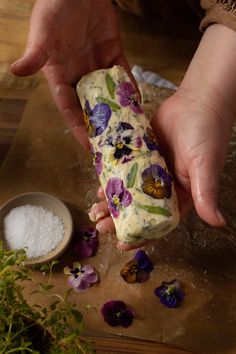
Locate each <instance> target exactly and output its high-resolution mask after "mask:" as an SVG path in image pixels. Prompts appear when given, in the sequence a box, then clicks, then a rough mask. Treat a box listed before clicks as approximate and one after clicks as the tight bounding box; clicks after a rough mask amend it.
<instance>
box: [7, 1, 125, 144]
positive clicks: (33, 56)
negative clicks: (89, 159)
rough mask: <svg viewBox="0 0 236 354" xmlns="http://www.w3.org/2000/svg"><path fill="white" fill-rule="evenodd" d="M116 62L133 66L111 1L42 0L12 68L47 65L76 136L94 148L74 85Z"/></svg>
mask: <svg viewBox="0 0 236 354" xmlns="http://www.w3.org/2000/svg"><path fill="white" fill-rule="evenodd" d="M113 64H120V65H123V66H124V67H125V69H126V70H127V71H128V72H129V70H130V69H129V67H128V64H127V61H126V59H125V58H124V56H123V54H122V47H121V40H120V34H119V30H118V24H117V19H116V15H115V12H114V9H113V6H112V4H111V1H110V0H89V1H87V0H80V1H78V0H70V1H68V0H57V1H54V0H37V1H36V3H35V6H34V9H33V11H32V15H31V20H30V30H29V35H28V41H27V46H26V50H25V52H24V54H23V55H22V57H21V58H20V59H18V60H17V61H16V62H15V63H13V64H12V65H11V71H12V73H14V74H15V75H19V76H27V75H32V74H34V73H36V72H37V71H38V70H40V69H42V71H43V73H44V75H45V76H46V78H47V81H48V83H49V86H50V89H51V91H52V94H53V97H54V100H55V102H56V104H57V106H58V108H59V110H60V111H61V112H62V114H63V116H64V118H65V120H66V121H67V123H68V125H69V127H70V128H71V130H72V132H73V133H74V135H75V137H76V138H77V139H78V140H79V141H80V143H81V144H82V145H83V146H84V147H89V142H88V136H87V132H86V129H85V125H84V121H83V118H82V113H81V108H80V105H79V101H78V98H77V95H76V92H75V85H76V83H77V82H78V80H79V79H80V78H81V76H82V75H84V74H86V73H88V72H90V71H93V70H96V69H99V68H106V67H109V66H112V65H113Z"/></svg>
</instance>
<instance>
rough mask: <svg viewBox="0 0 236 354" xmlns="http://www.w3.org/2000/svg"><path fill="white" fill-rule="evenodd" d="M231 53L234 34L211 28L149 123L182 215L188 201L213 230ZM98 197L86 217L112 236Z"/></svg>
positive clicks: (218, 220)
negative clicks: (172, 181)
mask: <svg viewBox="0 0 236 354" xmlns="http://www.w3.org/2000/svg"><path fill="white" fill-rule="evenodd" d="M221 37H223V38H221ZM219 38H220V39H221V41H219ZM229 42H230V43H229ZM218 43H220V45H221V48H219V45H218ZM229 44H230V45H229ZM222 46H223V47H224V46H225V48H222ZM209 47H210V48H211V50H212V53H211V54H212V56H211V55H209ZM229 48H230V49H229ZM235 49H236V34H235V33H234V32H233V31H231V30H230V29H228V28H226V27H224V26H222V25H215V26H211V28H209V29H208V30H207V32H206V33H205V35H204V38H203V40H202V42H201V44H200V46H199V49H198V51H197V53H196V54H195V57H194V59H193V61H192V63H191V65H190V67H189V69H188V71H187V74H186V75H185V78H184V80H183V82H182V83H181V85H180V88H179V89H178V91H177V92H176V94H174V95H173V96H172V97H170V98H168V99H167V100H166V101H165V102H164V103H163V104H162V105H161V107H160V109H159V110H158V111H157V113H156V115H155V116H154V118H153V121H152V125H153V129H154V132H155V133H156V135H157V137H158V139H159V142H160V144H161V145H162V147H163V151H165V153H166V157H167V162H168V165H169V167H170V169H171V171H172V173H173V174H174V176H175V180H176V190H177V195H178V201H179V208H180V213H181V216H183V215H185V213H186V212H187V211H188V210H189V208H191V205H192V201H193V204H194V206H195V208H196V211H197V213H198V214H199V216H200V217H201V218H202V219H203V220H204V221H206V222H207V223H209V224H210V225H213V226H223V225H224V224H225V220H224V217H223V216H222V214H221V213H220V211H219V210H218V207H217V194H218V178H219V174H220V172H221V170H222V168H223V166H224V161H225V157H226V152H227V145H228V140H229V137H230V134H231V127H232V122H233V118H234V115H235V113H236V107H235V99H234V93H235V92H236V80H235V77H236V65H235V55H234V53H235ZM222 54H223V56H224V61H223V64H222V57H221V56H222ZM218 61H219V63H218ZM227 62H228V65H227ZM199 73H201V74H199ZM98 197H100V198H102V201H101V202H100V203H98V204H96V205H95V206H93V208H92V209H91V211H90V216H91V218H92V219H93V221H98V223H97V228H98V230H99V231H100V232H108V231H109V232H113V231H114V224H113V222H112V219H111V217H110V216H109V215H110V214H109V210H108V207H107V204H106V202H105V199H104V194H103V192H102V190H101V189H100V190H99V192H98ZM134 246H135V245H134ZM118 247H119V248H120V249H130V248H132V247H133V245H125V244H121V243H119V244H118Z"/></svg>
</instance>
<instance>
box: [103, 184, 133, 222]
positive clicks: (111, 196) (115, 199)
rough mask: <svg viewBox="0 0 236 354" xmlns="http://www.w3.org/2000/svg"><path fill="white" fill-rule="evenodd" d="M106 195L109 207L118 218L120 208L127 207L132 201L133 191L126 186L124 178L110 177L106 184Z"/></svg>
mask: <svg viewBox="0 0 236 354" xmlns="http://www.w3.org/2000/svg"><path fill="white" fill-rule="evenodd" d="M106 196H107V199H108V206H109V209H110V211H111V213H112V215H113V216H114V218H118V216H119V215H120V210H122V209H123V208H125V207H127V206H128V205H130V204H131V202H132V195H131V193H130V192H129V191H128V190H127V189H125V188H124V183H123V181H122V179H120V178H118V177H113V178H110V179H109V181H108V183H107V186H106Z"/></svg>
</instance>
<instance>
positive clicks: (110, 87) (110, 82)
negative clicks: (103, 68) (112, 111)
mask: <svg viewBox="0 0 236 354" xmlns="http://www.w3.org/2000/svg"><path fill="white" fill-rule="evenodd" d="M105 80H106V85H107V89H108V92H109V94H110V96H111V98H113V99H114V98H115V87H116V84H115V82H114V80H113V79H112V77H111V75H109V74H106V76H105Z"/></svg>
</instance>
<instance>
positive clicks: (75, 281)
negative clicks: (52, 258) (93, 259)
mask: <svg viewBox="0 0 236 354" xmlns="http://www.w3.org/2000/svg"><path fill="white" fill-rule="evenodd" d="M64 274H66V275H69V278H68V285H69V286H71V287H72V288H73V289H74V290H75V291H77V292H82V291H85V290H87V289H88V288H89V287H90V285H91V284H93V283H96V282H97V281H98V274H97V272H96V271H95V269H94V268H93V267H92V266H90V265H81V264H80V263H79V262H74V263H73V266H72V267H65V268H64Z"/></svg>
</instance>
